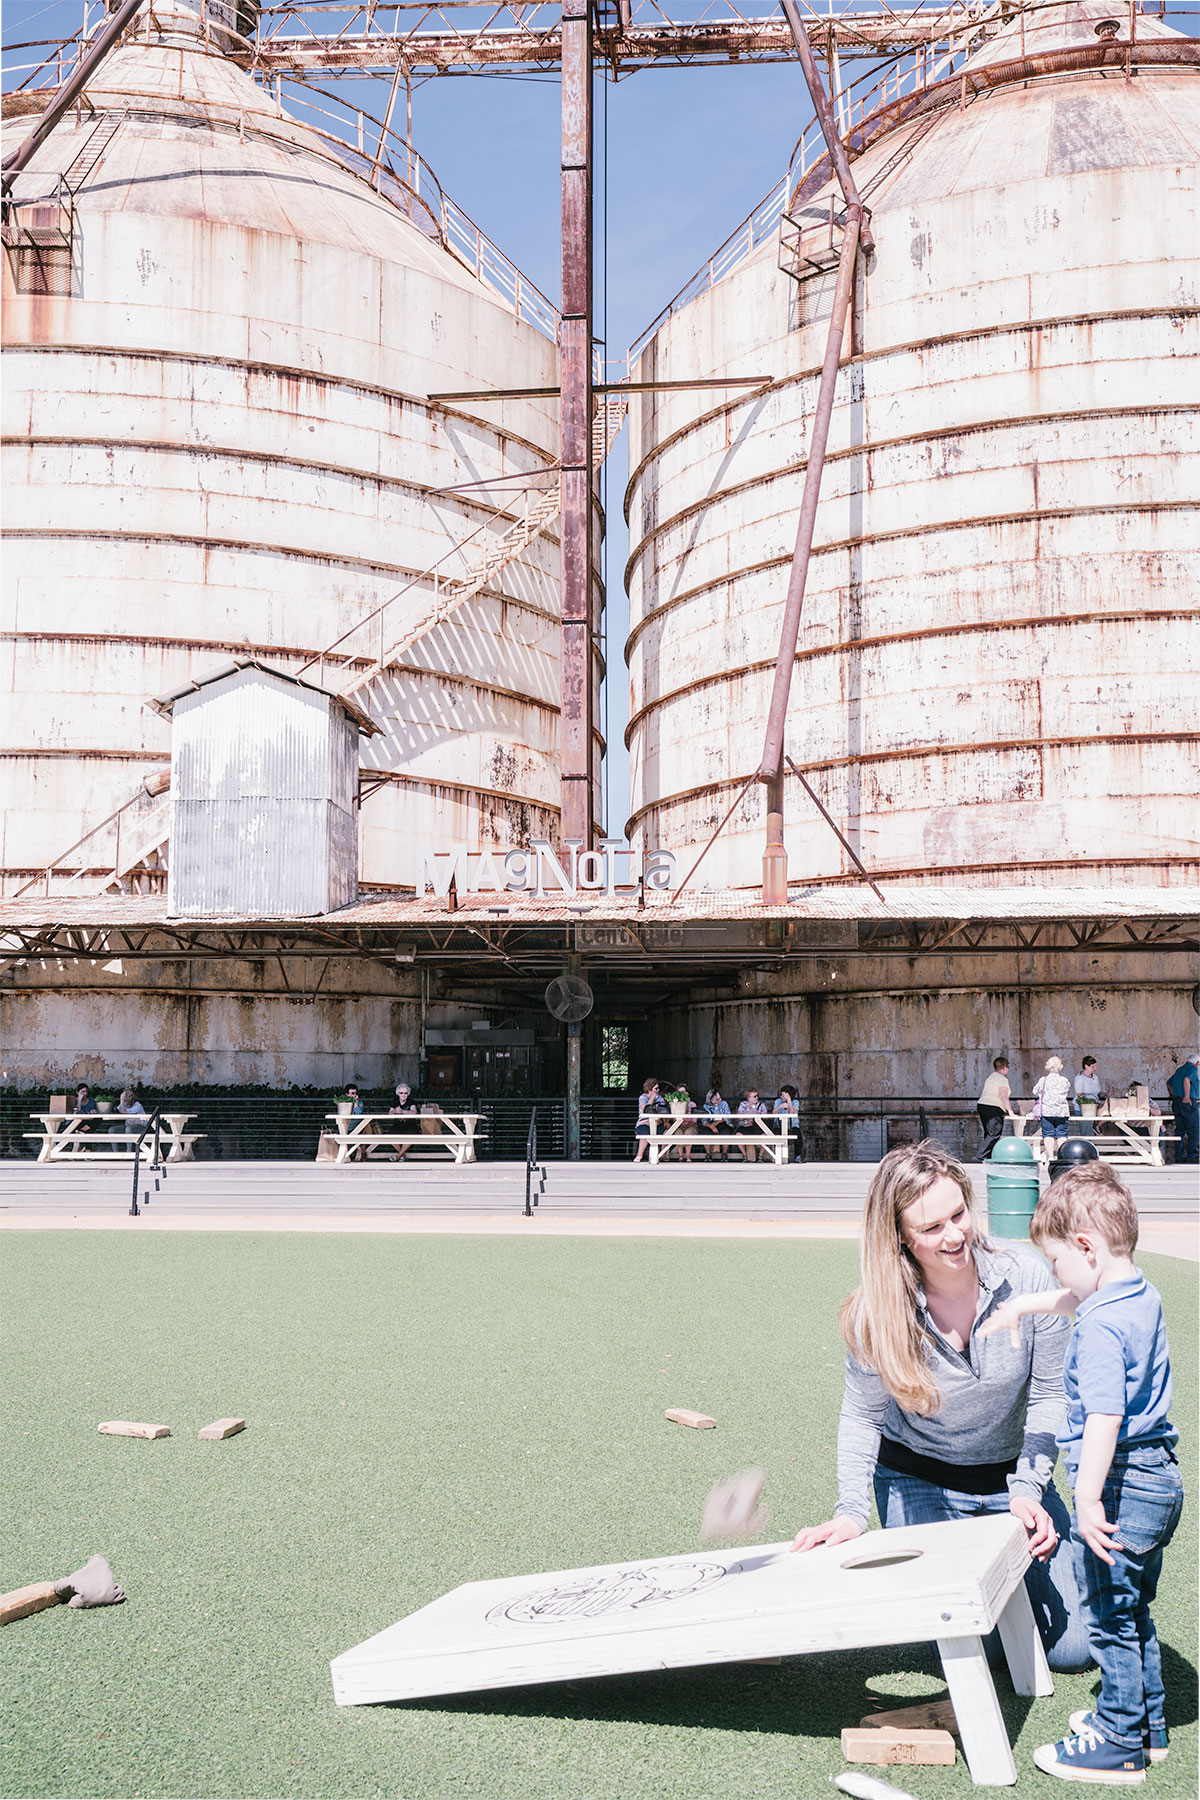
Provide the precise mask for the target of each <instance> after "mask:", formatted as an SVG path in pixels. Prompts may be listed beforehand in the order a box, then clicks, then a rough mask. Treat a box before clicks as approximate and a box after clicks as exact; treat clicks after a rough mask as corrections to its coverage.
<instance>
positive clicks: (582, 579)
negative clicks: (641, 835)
mask: <svg viewBox="0 0 1200 1800" xmlns="http://www.w3.org/2000/svg"><path fill="white" fill-rule="evenodd" d="M561 204H562V322H561V325H560V327H559V358H560V369H559V373H560V378H561V382H562V418H561V424H560V432H561V439H560V441H561V446H562V449H561V455H560V459H559V460H560V465H561V471H562V472H561V475H560V477H559V495H560V500H561V514H562V523H561V526H560V528H559V561H560V568H561V594H562V650H561V660H560V688H559V693H560V711H559V731H558V741H559V774H560V791H561V810H560V817H559V834H560V837H561V839H562V840H563V841H564V842H568V841H569V842H578V843H579V844H581V845H582V847H583V848H584V849H585V850H590V849H591V847H592V833H593V824H594V820H593V816H592V604H593V596H592V409H593V400H592V379H593V373H592V0H564V4H563V9H562V201H561Z"/></svg>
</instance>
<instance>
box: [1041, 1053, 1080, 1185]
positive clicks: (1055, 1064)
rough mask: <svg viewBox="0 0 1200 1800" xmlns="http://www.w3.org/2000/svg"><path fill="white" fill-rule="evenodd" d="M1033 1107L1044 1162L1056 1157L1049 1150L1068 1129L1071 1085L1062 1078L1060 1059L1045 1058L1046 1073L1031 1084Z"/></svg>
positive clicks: (1063, 1076) (1058, 1057) (1063, 1136)
mask: <svg viewBox="0 0 1200 1800" xmlns="http://www.w3.org/2000/svg"><path fill="white" fill-rule="evenodd" d="M1033 1099H1034V1104H1035V1106H1036V1107H1037V1108H1038V1116H1039V1118H1040V1119H1041V1122H1042V1143H1043V1144H1044V1145H1045V1146H1046V1157H1047V1160H1053V1157H1054V1156H1056V1155H1057V1154H1058V1152H1057V1151H1056V1150H1054V1148H1053V1146H1054V1145H1055V1143H1056V1142H1057V1141H1058V1140H1059V1139H1060V1138H1065V1137H1066V1136H1067V1133H1068V1132H1069V1131H1070V1129H1071V1083H1070V1082H1069V1081H1068V1079H1067V1077H1066V1076H1065V1075H1064V1074H1063V1062H1062V1057H1061V1056H1048V1057H1047V1058H1046V1073H1045V1074H1044V1075H1043V1076H1042V1077H1041V1079H1040V1080H1039V1081H1037V1082H1035V1083H1034V1088H1033Z"/></svg>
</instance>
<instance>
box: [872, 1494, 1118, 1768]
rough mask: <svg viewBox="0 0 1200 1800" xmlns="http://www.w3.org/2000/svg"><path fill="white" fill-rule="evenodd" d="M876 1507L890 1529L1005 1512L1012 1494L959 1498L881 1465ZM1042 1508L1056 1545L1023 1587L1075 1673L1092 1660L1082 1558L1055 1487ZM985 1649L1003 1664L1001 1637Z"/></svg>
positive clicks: (1047, 1637) (1058, 1654) (1063, 1663)
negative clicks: (1051, 1522) (1047, 1514)
mask: <svg viewBox="0 0 1200 1800" xmlns="http://www.w3.org/2000/svg"><path fill="white" fill-rule="evenodd" d="M875 1504H876V1506H877V1507H878V1509H879V1517H880V1520H881V1522H882V1524H883V1525H884V1527H885V1528H886V1529H889V1530H890V1529H891V1528H892V1527H893V1526H897V1525H942V1524H946V1523H948V1522H950V1521H952V1520H954V1519H974V1518H976V1517H978V1515H979V1514H980V1513H1006V1512H1007V1511H1008V1493H1007V1491H1005V1492H1003V1493H1000V1494H960V1493H957V1492H956V1491H955V1490H954V1489H953V1488H944V1487H938V1486H937V1484H936V1483H935V1482H932V1481H920V1480H918V1479H917V1477H916V1476H915V1475H898V1474H896V1473H895V1472H894V1471H893V1470H892V1469H885V1468H882V1467H877V1468H876V1470H875ZM1042 1505H1043V1506H1044V1507H1045V1509H1046V1511H1047V1512H1048V1513H1049V1514H1050V1517H1051V1519H1052V1520H1053V1521H1054V1529H1055V1530H1056V1531H1057V1532H1058V1544H1057V1546H1056V1548H1055V1551H1054V1554H1053V1556H1051V1558H1050V1560H1049V1562H1044V1563H1040V1562H1034V1563H1030V1565H1029V1568H1028V1570H1027V1571H1026V1574H1025V1586H1026V1589H1027V1590H1028V1593H1029V1598H1030V1601H1031V1602H1032V1605H1033V1616H1034V1618H1035V1619H1036V1620H1037V1627H1038V1630H1039V1631H1040V1632H1041V1634H1042V1642H1043V1643H1044V1644H1045V1646H1046V1660H1047V1661H1048V1662H1049V1664H1050V1667H1051V1668H1052V1669H1055V1670H1057V1672H1058V1673H1059V1674H1073V1673H1076V1672H1077V1671H1078V1670H1080V1669H1086V1668H1088V1667H1089V1666H1090V1665H1091V1662H1092V1649H1091V1646H1090V1645H1089V1642H1088V1632H1087V1622H1086V1619H1085V1616H1084V1600H1083V1591H1082V1585H1081V1581H1080V1574H1079V1560H1078V1555H1077V1552H1076V1548H1075V1545H1074V1544H1073V1542H1072V1540H1071V1521H1070V1519H1069V1518H1068V1517H1067V1509H1066V1507H1065V1506H1064V1505H1063V1503H1062V1501H1061V1500H1060V1499H1059V1497H1058V1494H1057V1493H1056V1492H1055V1490H1054V1489H1053V1488H1052V1487H1051V1488H1047V1489H1046V1492H1045V1494H1044V1495H1043V1497H1042ZM987 1646H988V1657H989V1660H990V1661H992V1662H995V1661H997V1660H999V1657H1000V1650H999V1641H998V1634H997V1633H995V1632H993V1633H992V1636H991V1637H990V1638H989V1639H988V1640H987ZM1138 1741H1139V1743H1140V1742H1141V1740H1140V1738H1139V1740H1138Z"/></svg>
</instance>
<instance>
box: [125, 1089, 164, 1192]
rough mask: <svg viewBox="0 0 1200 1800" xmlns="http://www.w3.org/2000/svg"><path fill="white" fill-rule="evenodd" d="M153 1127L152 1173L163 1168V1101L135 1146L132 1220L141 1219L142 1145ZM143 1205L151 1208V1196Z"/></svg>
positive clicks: (152, 1114)
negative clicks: (139, 1204) (139, 1197)
mask: <svg viewBox="0 0 1200 1800" xmlns="http://www.w3.org/2000/svg"><path fill="white" fill-rule="evenodd" d="M151 1126H153V1127H154V1155H153V1157H152V1158H151V1162H150V1168H151V1171H153V1170H155V1169H161V1168H162V1156H161V1154H160V1152H161V1148H162V1101H161V1100H160V1101H159V1103H158V1105H157V1106H156V1107H155V1109H154V1111H153V1112H152V1113H151V1114H150V1117H149V1118H148V1119H147V1120H146V1123H145V1124H144V1125H143V1126H142V1129H141V1130H140V1131H139V1132H138V1135H137V1141H136V1143H135V1144H134V1146H133V1199H132V1201H131V1202H130V1206H129V1216H130V1218H133V1219H136V1218H138V1217H139V1209H138V1174H139V1170H140V1167H141V1160H142V1145H143V1144H144V1143H145V1141H146V1133H147V1132H148V1131H149V1130H150V1127H151ZM143 1204H144V1205H146V1206H149V1204H150V1196H149V1194H147V1195H146V1197H145V1201H144V1202H143Z"/></svg>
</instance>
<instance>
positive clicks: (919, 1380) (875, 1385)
mask: <svg viewBox="0 0 1200 1800" xmlns="http://www.w3.org/2000/svg"><path fill="white" fill-rule="evenodd" d="M1054 1285H1055V1284H1054V1280H1053V1277H1052V1276H1051V1274H1050V1271H1049V1269H1048V1268H1047V1267H1046V1265H1045V1263H1044V1262H1043V1261H1042V1259H1041V1257H1040V1256H1038V1255H1037V1254H1036V1253H1035V1252H1033V1251H1032V1250H1030V1249H1028V1248H1027V1247H1026V1246H1025V1245H1023V1244H1020V1245H1017V1244H1011V1245H1010V1244H1006V1245H1004V1246H1003V1247H1002V1248H999V1247H995V1246H993V1245H992V1244H990V1243H989V1242H988V1241H987V1239H986V1238H985V1237H983V1236H982V1234H981V1233H980V1231H979V1229H978V1226H977V1225H976V1222H975V1218H974V1211H973V1197H972V1193H971V1184H970V1181H969V1180H968V1179H967V1173H966V1170H965V1169H964V1168H963V1167H962V1164H961V1163H959V1162H956V1161H955V1159H954V1157H952V1156H951V1155H950V1154H949V1152H948V1151H946V1150H943V1149H942V1147H941V1145H940V1144H936V1143H932V1142H929V1141H926V1142H925V1143H922V1144H917V1145H913V1146H911V1147H907V1148H905V1149H902V1150H893V1151H891V1152H889V1154H888V1155H887V1156H885V1157H884V1159H883V1161H882V1162H881V1163H880V1165H879V1167H878V1169H877V1170H876V1171H875V1178H874V1180H873V1181H872V1183H871V1188H870V1192H869V1193H868V1195H867V1205H866V1213H865V1216H864V1220H863V1245H862V1281H861V1283H860V1285H859V1286H858V1287H857V1288H856V1289H855V1291H854V1293H853V1294H851V1296H850V1298H849V1299H848V1300H847V1301H846V1303H845V1305H844V1306H843V1307H842V1312H841V1326H842V1332H843V1335H844V1337H845V1339H846V1345H847V1352H846V1393H845V1399H844V1401H843V1403H842V1414H841V1422H840V1425H839V1429H838V1502H837V1508H836V1511H835V1514H834V1517H833V1518H832V1519H830V1520H828V1521H827V1522H826V1523H825V1524H823V1525H812V1526H809V1527H808V1528H807V1529H806V1530H804V1531H801V1532H799V1533H798V1534H797V1537H796V1540H795V1543H794V1544H793V1546H792V1548H793V1549H794V1550H811V1549H812V1548H813V1547H814V1545H817V1544H840V1543H844V1542H846V1541H847V1540H848V1539H850V1538H856V1537H858V1536H859V1534H860V1533H861V1532H864V1531H865V1530H866V1529H867V1526H868V1523H869V1521H870V1509H871V1490H872V1487H874V1493H875V1504H876V1506H877V1508H878V1512H879V1518H880V1522H881V1523H882V1524H883V1525H884V1526H885V1527H887V1526H897V1525H932V1524H935V1523H939V1522H943V1521H948V1520H953V1519H966V1518H971V1517H974V1516H975V1515H976V1514H979V1513H992V1512H1011V1513H1012V1514H1014V1516H1015V1517H1016V1518H1018V1519H1020V1521H1021V1523H1022V1525H1023V1526H1024V1527H1025V1530H1026V1533H1027V1535H1028V1540H1029V1550H1030V1554H1031V1555H1032V1556H1033V1557H1034V1558H1035V1559H1036V1560H1035V1561H1034V1562H1033V1563H1032V1565H1031V1566H1030V1569H1029V1572H1028V1574H1027V1575H1026V1577H1025V1580H1026V1585H1027V1587H1028V1589H1029V1597H1030V1599H1031V1600H1032V1602H1033V1609H1034V1616H1035V1617H1036V1619H1037V1622H1038V1627H1039V1629H1040V1631H1041V1633H1042V1637H1043V1639H1044V1640H1045V1644H1046V1653H1047V1656H1048V1658H1049V1661H1050V1666H1051V1668H1052V1669H1058V1670H1070V1669H1083V1668H1086V1667H1087V1666H1088V1664H1089V1663H1090V1661H1091V1656H1090V1652H1089V1649H1088V1642H1087V1634H1086V1631H1085V1629H1084V1624H1083V1619H1082V1616H1081V1598H1080V1589H1079V1584H1078V1576H1077V1570H1076V1563H1075V1556H1074V1553H1073V1550H1072V1547H1071V1542H1070V1522H1069V1520H1068V1517H1067V1512H1066V1509H1065V1507H1064V1506H1063V1503H1062V1501H1061V1500H1060V1499H1059V1497H1058V1495H1057V1493H1056V1492H1055V1490H1054V1488H1053V1487H1052V1486H1051V1485H1050V1477H1051V1474H1052V1473H1053V1469H1054V1463H1055V1458H1056V1456H1057V1454H1058V1452H1057V1446H1056V1444H1055V1441H1054V1439H1055V1433H1056V1431H1057V1430H1058V1429H1059V1426H1060V1425H1061V1423H1062V1419H1063V1413H1064V1409H1065V1398H1064V1393H1063V1377H1062V1365H1063V1357H1064V1354H1065V1351H1066V1346H1067V1335H1068V1330H1067V1328H1066V1322H1065V1321H1064V1320H1060V1319H1057V1318H1051V1317H1048V1316H1046V1315H1039V1316H1038V1317H1037V1319H1036V1320H1034V1319H1033V1318H1028V1319H1026V1320H1024V1321H1023V1323H1022V1328H1021V1339H1020V1345H1019V1347H1018V1346H1014V1345H1013V1343H1012V1341H1011V1339H1010V1338H1009V1336H1008V1335H1007V1334H1006V1333H998V1334H997V1335H996V1336H994V1337H981V1336H980V1333H979V1329H978V1328H979V1327H980V1326H981V1325H982V1324H983V1323H984V1321H985V1320H986V1319H987V1318H988V1316H989V1315H990V1314H991V1313H992V1312H993V1310H994V1309H995V1308H996V1307H998V1306H1000V1305H1002V1304H1003V1303H1004V1302H1005V1301H1006V1300H1010V1299H1012V1298H1014V1297H1015V1296H1017V1295H1019V1294H1029V1293H1034V1292H1039V1293H1040V1292H1041V1291H1042V1290H1043V1289H1053V1287H1054ZM1001 1339H1003V1345H1004V1347H1003V1349H1002V1350H1001V1351H1000V1352H999V1354H998V1353H997V1348H998V1346H999V1345H1000V1342H1001Z"/></svg>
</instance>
